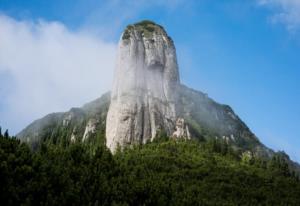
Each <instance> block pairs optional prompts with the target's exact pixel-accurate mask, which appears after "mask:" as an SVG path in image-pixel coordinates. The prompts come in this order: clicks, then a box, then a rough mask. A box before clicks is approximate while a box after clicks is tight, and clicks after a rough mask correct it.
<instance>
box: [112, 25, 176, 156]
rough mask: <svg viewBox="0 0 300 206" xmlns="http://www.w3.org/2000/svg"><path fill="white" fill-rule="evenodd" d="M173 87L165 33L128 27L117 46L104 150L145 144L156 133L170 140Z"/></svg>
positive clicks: (173, 65) (170, 44)
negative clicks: (163, 134)
mask: <svg viewBox="0 0 300 206" xmlns="http://www.w3.org/2000/svg"><path fill="white" fill-rule="evenodd" d="M178 85H179V75H178V66H177V60H176V51H175V47H174V44H173V41H172V40H171V39H170V37H169V36H168V35H167V33H166V32H165V30H164V29H163V28H162V27H160V26H159V25H156V24H154V23H152V22H141V23H138V24H135V25H130V26H128V27H127V28H126V30H125V31H124V33H123V35H122V37H121V39H120V42H119V49H118V56H117V63H116V69H115V77H114V83H113V88H112V93H111V104H110V107H109V111H108V115H107V121H106V145H107V147H108V148H110V149H111V151H114V150H115V149H116V147H117V146H118V145H119V146H121V147H123V146H124V145H127V144H132V143H145V142H147V141H148V140H152V139H153V138H154V137H155V136H156V134H157V131H158V130H164V131H165V132H166V133H167V134H168V135H172V133H173V131H174V129H175V121H176V110H175V101H176V98H177V97H176V95H177V87H178Z"/></svg>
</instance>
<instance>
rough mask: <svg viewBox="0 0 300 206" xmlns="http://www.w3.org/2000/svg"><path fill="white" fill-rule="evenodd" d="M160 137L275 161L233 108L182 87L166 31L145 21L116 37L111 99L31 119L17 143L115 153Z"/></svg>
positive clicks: (104, 97) (98, 100)
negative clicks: (219, 145) (216, 144)
mask: <svg viewBox="0 0 300 206" xmlns="http://www.w3.org/2000/svg"><path fill="white" fill-rule="evenodd" d="M162 135H164V136H168V137H170V138H175V139H177V138H182V139H195V140H199V141H207V140H212V139H213V140H222V141H223V142H226V144H228V145H230V146H231V147H232V148H233V149H234V150H236V151H240V152H241V153H243V154H244V155H247V156H258V157H262V158H267V159H269V158H270V157H272V156H273V155H274V152H273V151H272V150H271V149H269V148H267V147H265V146H264V145H263V144H262V143H261V142H260V141H259V140H258V138H257V137H256V136H255V135H254V134H253V133H252V132H251V131H250V129H249V128H248V127H247V125H246V124H245V123H244V122H243V121H242V120H241V119H240V118H239V117H238V116H237V115H236V114H235V113H234V111H233V110H232V109H231V108H230V106H228V105H223V104H219V103H217V102H215V101H214V100H212V99H211V98H209V97H208V95H207V94H205V93H202V92H200V91H195V90H193V89H190V88H188V87H186V86H184V85H182V84H181V83H180V78H179V72H178V65H177V60H176V50H175V46H174V43H173V41H172V39H171V38H170V37H169V36H168V34H167V33H166V31H165V30H164V28H163V27H161V26H159V25H157V24H155V23H153V22H151V21H142V22H139V23H136V24H133V25H129V26H127V28H126V29H125V31H124V32H123V34H122V36H121V38H120V42H119V48H118V56H117V63H116V69H115V76H114V83H113V88H112V91H111V93H107V94H105V95H103V96H102V97H101V98H99V99H97V100H95V101H93V102H91V103H88V104H86V105H84V106H83V107H82V108H72V109H71V110H70V111H69V112H65V113H53V114H49V115H47V116H45V117H44V118H42V119H39V120H36V121H34V122H33V123H32V124H30V125H29V126H28V127H26V128H25V129H24V130H23V131H21V132H20V133H19V134H18V135H17V137H18V138H20V139H21V140H22V141H25V142H28V143H30V144H31V145H32V146H33V147H36V146H38V145H39V144H40V143H41V142H45V141H49V142H53V143H55V144H61V145H68V144H72V143H74V142H83V143H87V144H93V145H99V144H101V145H103V144H106V146H107V147H108V148H109V149H110V150H111V151H112V152H115V150H116V148H118V146H120V147H121V148H123V147H125V146H127V145H135V144H144V143H146V142H148V141H153V140H154V139H155V138H156V137H159V136H162ZM286 159H288V157H286ZM288 160H289V159H288ZM289 162H290V166H291V167H292V168H299V167H298V166H297V165H296V164H295V163H293V162H292V161H290V160H289Z"/></svg>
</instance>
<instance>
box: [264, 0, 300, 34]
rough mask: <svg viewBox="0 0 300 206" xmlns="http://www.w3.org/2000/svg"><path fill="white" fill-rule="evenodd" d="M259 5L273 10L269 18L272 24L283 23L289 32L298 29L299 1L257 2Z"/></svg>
mask: <svg viewBox="0 0 300 206" xmlns="http://www.w3.org/2000/svg"><path fill="white" fill-rule="evenodd" d="M258 3H259V5H261V6H267V7H269V8H271V9H272V10H274V12H275V14H274V15H273V16H272V17H271V21H272V22H273V23H283V24H285V25H286V27H287V29H288V30H289V31H291V32H295V31H298V30H299V29H300V1H299V0H258Z"/></svg>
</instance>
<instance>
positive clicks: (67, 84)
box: [0, 15, 116, 133]
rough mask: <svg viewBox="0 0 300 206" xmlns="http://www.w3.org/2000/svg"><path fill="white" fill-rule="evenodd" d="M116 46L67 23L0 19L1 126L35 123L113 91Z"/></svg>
mask: <svg viewBox="0 0 300 206" xmlns="http://www.w3.org/2000/svg"><path fill="white" fill-rule="evenodd" d="M115 51H116V45H115V43H109V42H105V41H103V40H101V39H100V38H98V37H96V36H93V35H91V34H87V33H86V32H84V31H76V32H73V31H70V30H68V29H67V28H66V27H65V26H64V25H63V24H61V23H58V22H46V21H42V20H40V21H37V22H34V21H17V20H15V19H13V18H10V17H8V16H5V15H0V125H1V126H2V127H5V128H9V129H11V130H12V131H13V133H16V132H18V131H19V130H20V129H22V128H23V127H24V126H26V125H27V124H28V123H30V122H31V121H33V120H35V119H37V118H40V117H42V116H43V115H45V114H47V113H50V112H54V111H65V110H68V109H69V108H70V107H72V106H81V105H82V104H84V103H86V102H88V101H90V100H93V99H94V98H97V97H99V96H101V94H102V93H104V92H105V91H108V90H109V89H110V86H111V81H112V75H113V69H114V62H115Z"/></svg>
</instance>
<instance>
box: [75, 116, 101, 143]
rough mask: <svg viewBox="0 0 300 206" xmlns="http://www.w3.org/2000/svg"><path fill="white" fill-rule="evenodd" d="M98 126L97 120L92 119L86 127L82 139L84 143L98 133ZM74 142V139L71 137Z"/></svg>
mask: <svg viewBox="0 0 300 206" xmlns="http://www.w3.org/2000/svg"><path fill="white" fill-rule="evenodd" d="M96 124H97V120H95V119H90V120H89V121H88V123H87V125H86V127H85V130H84V134H83V137H82V142H84V141H85V140H87V138H88V137H89V136H90V135H91V134H93V133H95V132H96ZM71 140H72V137H71Z"/></svg>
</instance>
